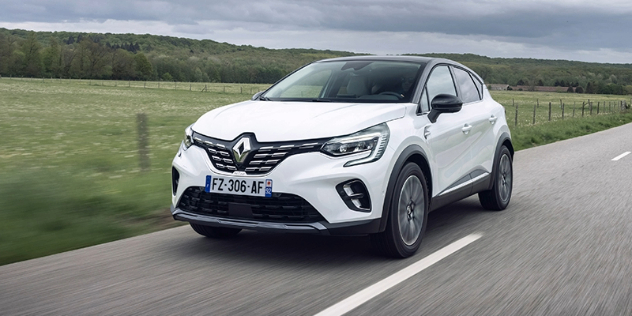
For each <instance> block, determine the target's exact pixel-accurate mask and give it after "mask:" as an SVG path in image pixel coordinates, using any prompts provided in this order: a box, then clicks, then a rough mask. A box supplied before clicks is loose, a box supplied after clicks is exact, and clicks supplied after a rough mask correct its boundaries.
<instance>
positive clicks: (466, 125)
mask: <svg viewBox="0 0 632 316" xmlns="http://www.w3.org/2000/svg"><path fill="white" fill-rule="evenodd" d="M471 129H472V125H470V124H465V125H463V128H462V129H461V130H462V131H463V134H465V135H467V134H469V132H470V130H471Z"/></svg>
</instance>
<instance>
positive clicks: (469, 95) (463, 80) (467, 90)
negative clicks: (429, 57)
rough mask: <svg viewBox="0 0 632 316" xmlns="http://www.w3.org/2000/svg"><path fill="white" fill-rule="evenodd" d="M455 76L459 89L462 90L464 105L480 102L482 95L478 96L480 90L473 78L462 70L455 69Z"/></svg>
mask: <svg viewBox="0 0 632 316" xmlns="http://www.w3.org/2000/svg"><path fill="white" fill-rule="evenodd" d="M453 70H454V76H455V77H456V82H457V83H458V85H459V89H460V90H461V96H460V97H461V101H463V103H469V102H474V101H478V100H480V95H479V94H478V88H476V85H475V84H474V81H472V77H470V74H469V73H468V72H467V71H465V70H463V69H460V68H453Z"/></svg>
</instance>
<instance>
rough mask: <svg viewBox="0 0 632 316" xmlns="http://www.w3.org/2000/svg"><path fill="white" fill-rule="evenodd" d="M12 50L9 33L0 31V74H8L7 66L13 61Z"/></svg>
mask: <svg viewBox="0 0 632 316" xmlns="http://www.w3.org/2000/svg"><path fill="white" fill-rule="evenodd" d="M13 51H14V46H13V43H12V42H11V35H5V34H4V33H0V74H4V75H7V74H9V68H10V67H9V66H10V65H11V63H12V61H13Z"/></svg>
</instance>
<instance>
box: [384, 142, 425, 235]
mask: <svg viewBox="0 0 632 316" xmlns="http://www.w3.org/2000/svg"><path fill="white" fill-rule="evenodd" d="M409 162H412V163H415V164H416V165H418V166H419V168H421V171H422V172H423V174H424V177H426V185H427V186H428V197H427V198H428V199H430V197H431V196H432V173H431V172H430V164H429V163H428V156H427V155H426V152H425V151H424V150H423V148H421V146H419V145H410V146H408V147H406V148H405V149H404V150H403V151H402V153H401V154H400V155H399V157H398V158H397V160H396V161H395V165H394V166H393V169H392V171H391V174H390V176H389V178H388V185H387V187H386V194H385V196H384V205H383V206H382V217H381V220H380V227H379V232H383V231H384V230H385V229H386V224H387V222H388V216H389V212H390V204H391V199H392V198H393V190H394V189H395V183H396V182H397V176H398V175H399V172H400V171H401V170H402V168H404V166H405V165H406V164H407V163H409Z"/></svg>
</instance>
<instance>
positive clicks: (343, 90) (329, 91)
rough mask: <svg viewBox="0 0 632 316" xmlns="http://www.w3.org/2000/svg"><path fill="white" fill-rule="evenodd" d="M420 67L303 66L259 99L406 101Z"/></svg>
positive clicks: (377, 64) (367, 63) (378, 64)
mask: <svg viewBox="0 0 632 316" xmlns="http://www.w3.org/2000/svg"><path fill="white" fill-rule="evenodd" d="M423 66H424V64H421V63H416V62H405V61H371V60H353V61H330V62H317V63H313V64H310V65H307V66H305V67H303V68H301V69H299V70H298V71H296V72H295V73H293V74H291V75H290V76H288V77H287V78H285V79H283V80H282V81H280V82H279V83H277V84H276V85H274V86H273V87H272V88H270V90H268V91H267V92H266V93H265V94H263V95H262V96H261V98H260V99H261V100H272V101H304V102H313V101H323V102H327V101H331V102H356V103H357V102H360V103H362V102H366V103H369V102H410V101H411V98H412V95H413V92H414V89H415V86H416V84H417V80H418V79H417V78H419V74H420V73H421V71H422V70H423Z"/></svg>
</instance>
